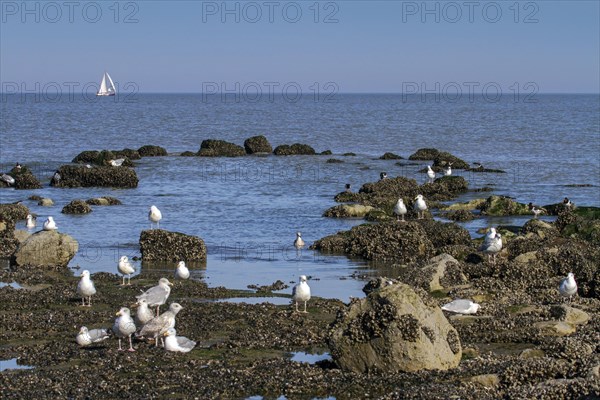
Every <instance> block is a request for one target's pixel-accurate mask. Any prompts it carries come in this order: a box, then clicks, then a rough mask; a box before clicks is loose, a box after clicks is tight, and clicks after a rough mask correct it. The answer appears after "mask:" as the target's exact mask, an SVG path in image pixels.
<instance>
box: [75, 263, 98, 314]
mask: <svg viewBox="0 0 600 400" xmlns="http://www.w3.org/2000/svg"><path fill="white" fill-rule="evenodd" d="M77 293H79V295H80V296H81V302H82V306H84V307H85V306H86V304H85V298H86V297H87V298H88V304H87V306H88V307H91V306H92V296H93V295H95V294H96V287H95V286H94V282H92V280H91V279H90V271H88V270H87V269H85V270H83V272H82V273H81V280H80V281H79V283H78V284H77Z"/></svg>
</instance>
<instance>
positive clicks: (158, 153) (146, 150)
mask: <svg viewBox="0 0 600 400" xmlns="http://www.w3.org/2000/svg"><path fill="white" fill-rule="evenodd" d="M137 151H138V153H139V155H140V156H141V157H163V156H166V155H168V153H167V150H166V149H165V148H164V147H160V146H153V145H150V144H147V145H145V146H142V147H140V148H139V149H138V150H137Z"/></svg>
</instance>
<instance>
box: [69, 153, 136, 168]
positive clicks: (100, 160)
mask: <svg viewBox="0 0 600 400" xmlns="http://www.w3.org/2000/svg"><path fill="white" fill-rule="evenodd" d="M123 151H124V152H125V153H118V152H117V153H115V152H113V151H110V150H102V151H95V150H86V151H82V152H81V153H79V154H78V155H77V156H75V158H74V159H73V160H72V161H71V162H73V163H76V164H92V165H97V166H112V164H111V162H112V161H114V160H118V159H121V158H123V159H124V160H123V163H122V164H121V166H123V167H133V162H132V161H131V160H130V159H129V158H128V157H127V156H126V155H125V154H131V153H130V152H129V151H126V150H123ZM131 151H135V150H131ZM136 153H137V152H136ZM137 157H138V158H140V157H139V154H137Z"/></svg>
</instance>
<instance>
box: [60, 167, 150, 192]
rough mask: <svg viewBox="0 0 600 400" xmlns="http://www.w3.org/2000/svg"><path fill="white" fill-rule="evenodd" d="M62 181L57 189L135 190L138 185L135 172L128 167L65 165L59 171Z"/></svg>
mask: <svg viewBox="0 0 600 400" xmlns="http://www.w3.org/2000/svg"><path fill="white" fill-rule="evenodd" d="M58 172H59V174H60V176H61V179H60V181H59V182H58V183H56V182H53V183H52V184H53V185H54V186H56V187H93V186H97V187H118V188H134V187H137V185H138V182H139V180H138V177H137V174H136V173H135V171H134V170H133V169H131V168H127V167H94V168H86V167H85V166H76V165H63V166H62V167H60V168H59V170H58Z"/></svg>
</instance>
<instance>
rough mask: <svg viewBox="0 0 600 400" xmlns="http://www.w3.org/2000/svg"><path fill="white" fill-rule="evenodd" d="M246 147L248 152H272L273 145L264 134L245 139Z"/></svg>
mask: <svg viewBox="0 0 600 400" xmlns="http://www.w3.org/2000/svg"><path fill="white" fill-rule="evenodd" d="M244 149H245V150H246V153H248V154H256V153H271V152H272V151H273V147H272V146H271V143H269V141H268V140H267V138H266V137H264V136H263V135H258V136H252V137H250V138H248V139H246V140H245V141H244Z"/></svg>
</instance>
